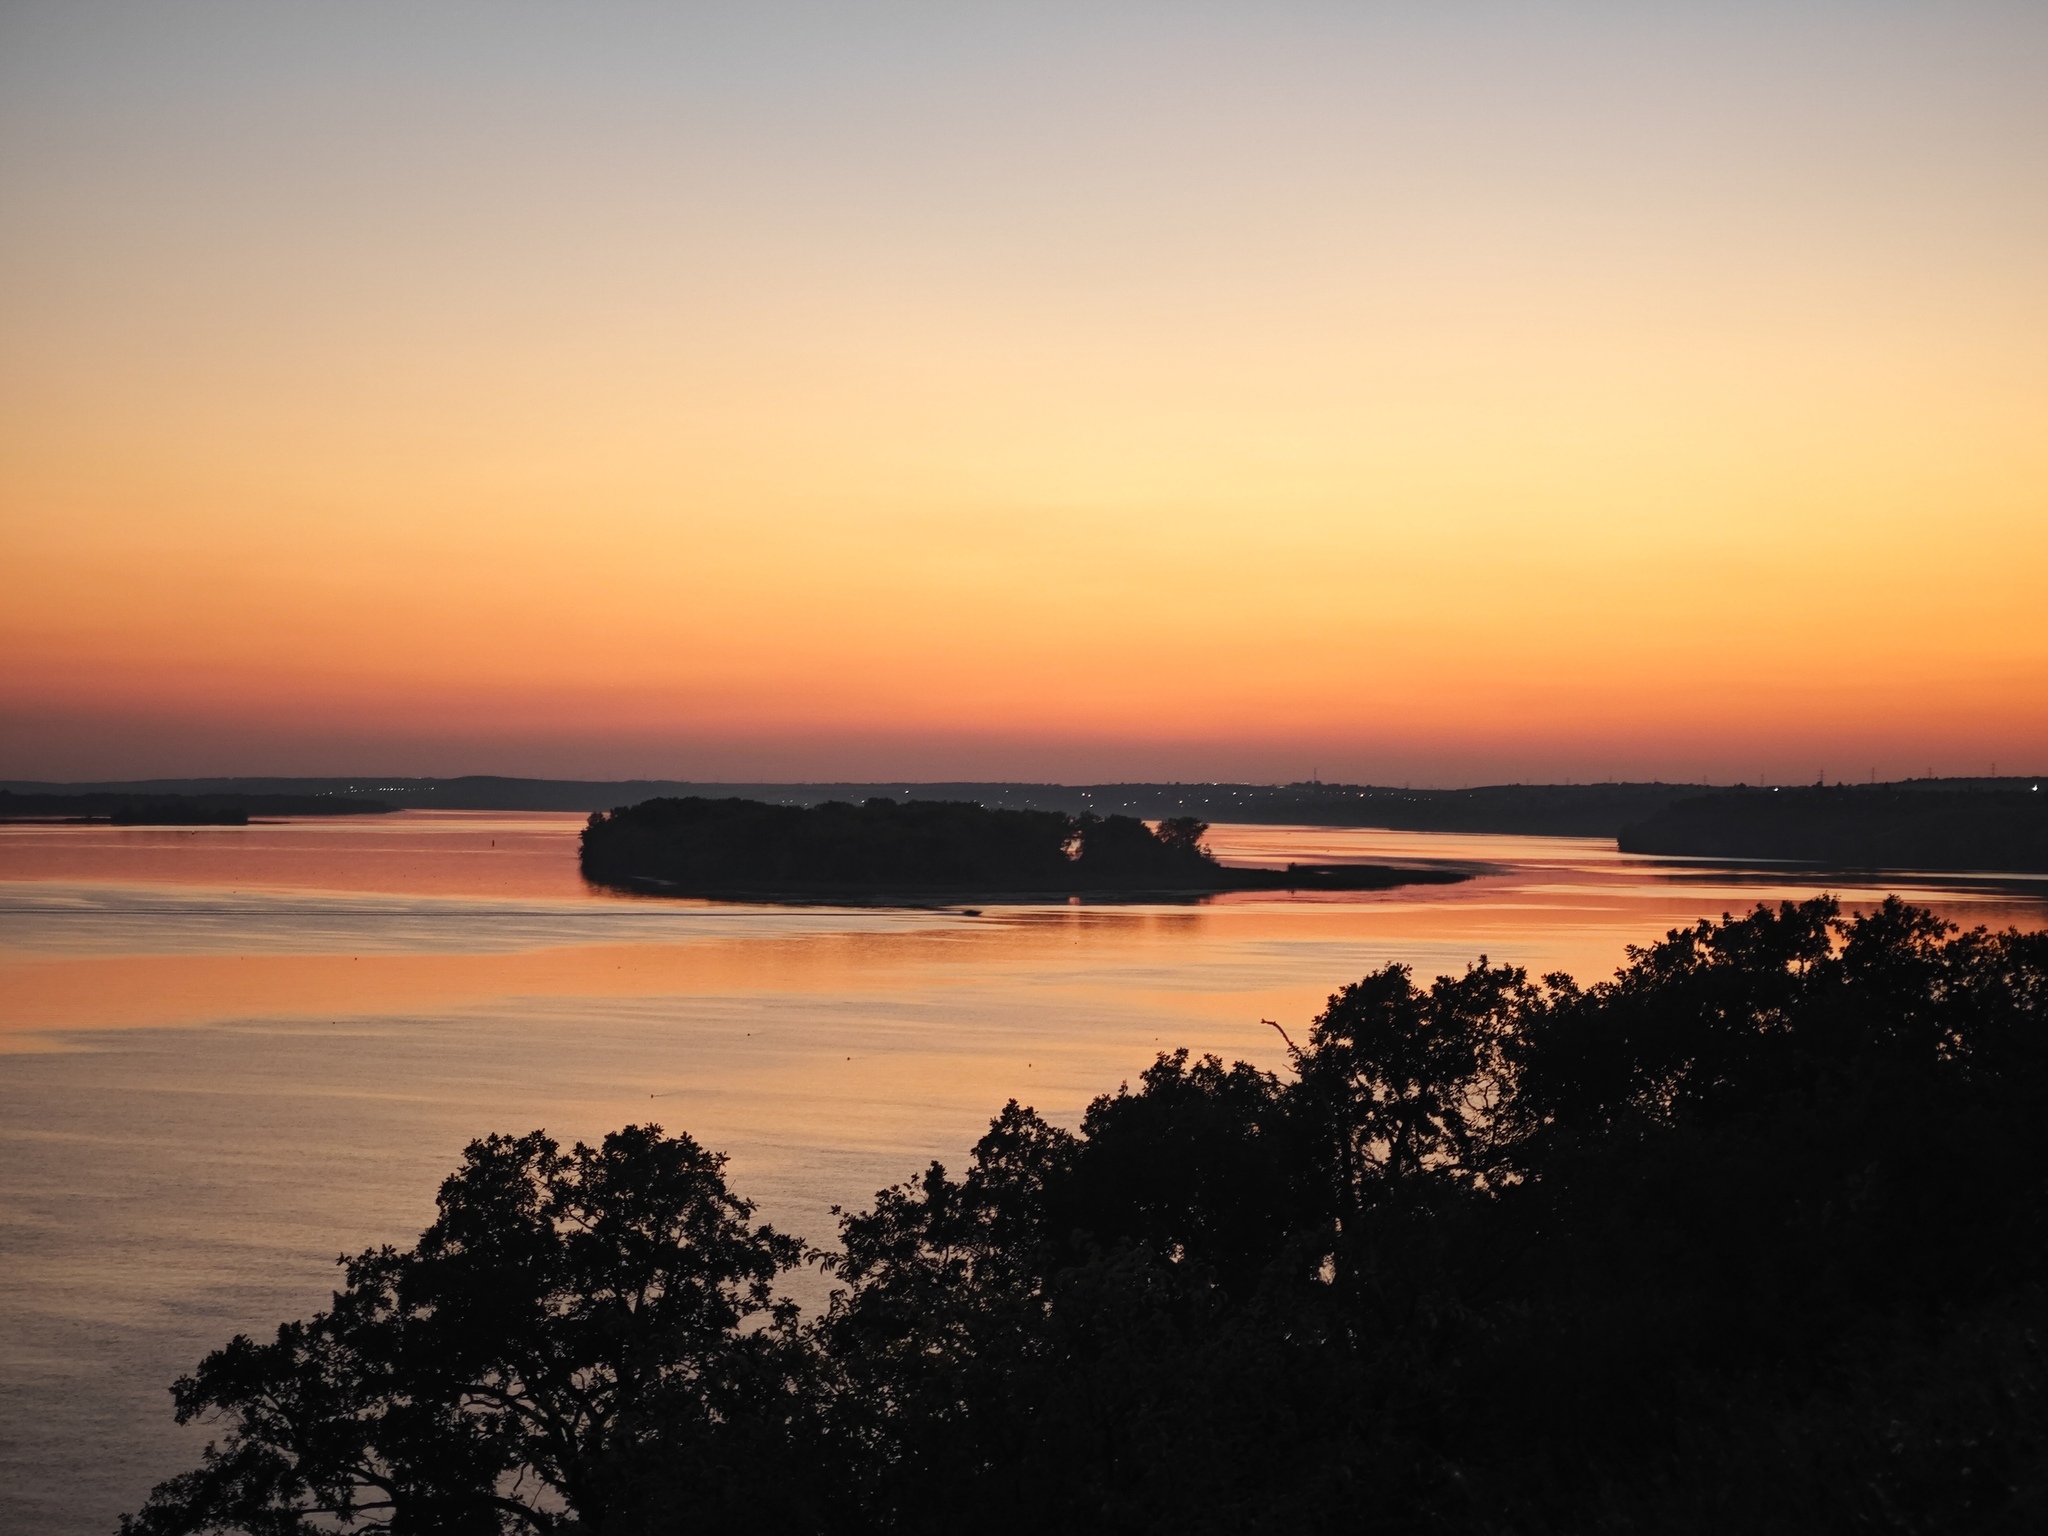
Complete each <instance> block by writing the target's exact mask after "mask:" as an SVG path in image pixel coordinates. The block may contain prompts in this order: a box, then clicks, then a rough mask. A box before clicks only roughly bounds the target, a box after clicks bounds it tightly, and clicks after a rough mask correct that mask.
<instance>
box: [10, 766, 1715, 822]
mask: <svg viewBox="0 0 2048 1536" xmlns="http://www.w3.org/2000/svg"><path fill="white" fill-rule="evenodd" d="M12 787H13V788H14V789H15V790H16V791H18V792H19V791H24V790H28V791H37V792H42V793H73V794H75V793H81V792H95V793H114V794H127V795H149V796H161V795H167V794H205V795H233V796H241V797H243V798H246V797H248V796H250V795H252V794H298V795H320V796H333V795H339V796H344V797H358V796H367V797H371V798H374V799H376V800H379V801H383V802H387V803H389V804H392V805H396V806H402V807H420V808H436V809H444V810H492V811H512V810H521V811H605V810H611V809H612V808H614V807H616V806H621V805H634V804H638V803H640V802H642V801H646V800H652V799H660V798H666V799H684V798H689V797H697V798H701V799H714V800H718V799H732V798H738V799H746V800H759V801H762V802H764V803H767V804H771V805H820V804H823V803H825V802H827V801H834V800H837V801H844V802H847V803H849V804H855V805H858V804H860V803H861V802H863V801H866V800H870V799H874V798H877V797H883V798H888V799H892V800H898V801H908V800H945V801H973V802H974V803H976V804H978V805H984V806H988V807H990V808H991V809H1003V810H1041V811H1060V812H1064V813H1065V814H1067V815H1070V816H1072V815H1080V814H1082V813H1083V812H1090V811H1092V812H1094V813H1095V814H1096V815H1100V816H1137V817H1142V818H1144V819H1145V820H1148V821H1157V820H1159V819H1161V818H1163V817H1172V816H1195V817H1199V818H1200V819H1202V820H1204V821H1211V822H1231V821H1235V822H1262V823H1269V824H1272V823H1297V824H1302V825H1308V826H1333V827H1390V828H1397V829H1401V830H1407V831H1445V832H1523V833H1538V834H1548V835H1555V836H1572V837H1612V836H1614V835H1615V834H1616V833H1617V832H1619V831H1620V830H1621V828H1622V827H1623V826H1624V825H1626V824H1628V823H1629V822H1632V821H1640V820H1642V819H1643V818H1644V817H1646V816H1649V815H1650V814H1652V813H1653V812H1655V811H1657V810H1659V809H1661V808H1662V807H1663V806H1665V805H1668V804H1670V803H1671V802H1673V801H1675V800H1681V799H1684V798H1686V797H1687V796H1690V795H1697V794H1699V793H1700V792H1701V791H1702V789H1703V788H1704V787H1705V786H1703V785H1698V784H1501V785H1490V786H1487V787H1483V788H1477V789H1400V788H1391V787H1387V786H1381V785H1371V784H1320V783H1299V784H1147V783H1128V784H1078V785H1072V784H1033V783H1025V782H1005V781H989V782H973V781H961V782H943V783H913V782H908V781H897V782H891V783H813V784H768V783H759V784H754V783H692V782H688V781H683V780H659V779H624V780H609V781H607V780H585V779H511V778H499V777H495V776H490V775H476V776H471V777H466V778H457V779H418V778H394V777H376V776H365V777H359V778H324V779H307V778H301V779H156V780H140V781H135V782H128V783H105V784H71V785H60V784H28V783H19V782H17V783H15V784H14V785H13V786H12Z"/></svg>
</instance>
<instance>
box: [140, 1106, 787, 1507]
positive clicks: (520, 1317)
mask: <svg viewBox="0 0 2048 1536" xmlns="http://www.w3.org/2000/svg"><path fill="white" fill-rule="evenodd" d="M723 1163H724V1158H723V1156H722V1155H720V1154H715V1153H710V1152H706V1151H705V1150H703V1149H702V1148H701V1147H699V1146H698V1145H697V1144H696V1143H695V1142H694V1141H692V1140H690V1138H688V1137H687V1136H679V1137H666V1136H664V1135H662V1133H661V1131H660V1129H659V1127H655V1126H644V1127H643V1126H629V1127H627V1128H626V1129H624V1130H622V1131H617V1132H614V1133H613V1134H611V1135H609V1136H607V1137H606V1138H605V1139H604V1142H603V1144H602V1145H601V1146H599V1147H595V1148H593V1147H588V1146H584V1145H582V1144H580V1143H579V1144H578V1145H577V1146H576V1147H574V1148H573V1149H572V1150H571V1151H569V1152H566V1153H565V1152H563V1151H562V1150H561V1148H560V1147H559V1146H558V1144H557V1143H556V1142H554V1141H553V1140H552V1139H551V1138H549V1137H547V1136H546V1135H544V1134H542V1133H540V1132H537V1131H536V1132H533V1133H531V1134H529V1135H526V1136H520V1137H507V1136H492V1137H489V1138H487V1139H485V1140H482V1141H478V1142H473V1143H471V1145H470V1147H469V1149H468V1151H467V1152H466V1154H465V1156H464V1160H463V1166H462V1168H461V1169H460V1170H459V1171H457V1172H456V1173H455V1174H454V1175H453V1176H451V1177H450V1178H449V1179H448V1180H447V1182H446V1183H444V1184H443V1185H442V1187H441V1193H440V1199H439V1206H440V1214H439V1216H438V1218H437V1219H436V1220H435V1222H434V1224H433V1225H432V1226H430V1227H429V1228H428V1229H427V1230H426V1231H425V1232H424V1233H423V1234H421V1237H420V1241H419V1243H418V1245H417V1246H416V1247H414V1248H412V1249H410V1250H407V1251H404V1252H399V1251H397V1250H394V1249H390V1248H385V1249H378V1250H373V1251H370V1252H366V1253H363V1254H361V1255H359V1256H357V1257H356V1258H354V1259H351V1260H348V1261H347V1262H346V1278H347V1283H346V1286H345V1287H344V1289H343V1290H342V1291H341V1292H339V1293H337V1295H336V1296H335V1298H334V1304H333V1306H332V1308H331V1309H330V1310H329V1311H327V1312H324V1313H322V1314H320V1315H319V1316H317V1317H315V1318H314V1319H313V1320H312V1321H311V1322H308V1323H303V1324H300V1323H294V1324H288V1325H286V1326H285V1327H284V1328H282V1329H280V1330H279V1333H278V1337H277V1340H276V1341H275V1342H274V1343H273V1344H270V1345H258V1344H255V1343H253V1342H251V1341H250V1340H248V1339H243V1338H238V1339H236V1340H234V1341H233V1342H232V1343H230V1344H229V1345H228V1346H227V1348H225V1349H223V1350H221V1351H219V1352H217V1353H215V1354H213V1355H211V1356H209V1357H208V1358H207V1359H206V1361H205V1362H204V1363H203V1364H202V1365H201V1366H200V1368H199V1370H198V1372H197V1373H196V1374H195V1375H193V1376H191V1377H187V1378H185V1379H184V1380H181V1381H180V1382H179V1383H178V1384H177V1386H176V1387H175V1388H174V1389H173V1390H174V1394H175V1396H176V1400H177V1407H178V1417H179V1419H180V1421H181V1422H184V1421H188V1420H191V1419H195V1418H201V1417H208V1418H218V1419H220V1420H222V1421H224V1422H225V1423H226V1425H227V1426H228V1437H227V1440H226V1443H225V1444H224V1445H219V1446H212V1447H209V1448H208V1451H207V1454H206V1460H205V1464H204V1465H203V1466H202V1467H201V1468H200V1469H199V1470H198V1471H197V1472H194V1473H191V1474H188V1475H187V1476H185V1477H183V1478H180V1479H176V1480H174V1481H173V1482H171V1483H167V1484H165V1485H164V1486H163V1487H161V1488H159V1489H158V1490H157V1492H156V1493H155V1494H154V1495H153V1496H152V1497H151V1499H150V1502H149V1504H148V1505H147V1506H146V1507H145V1508H144V1510H143V1511H142V1513H141V1514H140V1515H139V1516H137V1517H135V1518H134V1519H133V1520H132V1521H130V1522H127V1523H125V1525H124V1529H129V1530H133V1531H136V1532H150V1533H156V1532H173V1531H206V1530H249V1531H273V1530H275V1531H296V1530H301V1529H304V1530H313V1529H316V1528H317V1527H316V1525H315V1524H314V1523H312V1521H313V1520H314V1517H316V1516H329V1517H333V1518H336V1519H339V1520H341V1521H343V1522H366V1523H367V1528H368V1529H373V1530H389V1531H391V1532H393V1533H394V1536H396V1533H406V1532H414V1531H419V1532H425V1531H479V1532H481V1531H492V1532H496V1531H501V1530H504V1531H514V1530H528V1531H536V1532H552V1531H558V1530H572V1529H573V1530H578V1531H583V1532H600V1531H605V1530H608V1529H611V1528H612V1527H611V1525H610V1523H609V1520H608V1516H609V1514H610V1506H611V1504H612V1502H613V1496H614V1492H615V1489H616V1487H617V1485H618V1484H619V1482H620V1481H621V1479H620V1469H621V1468H622V1467H625V1466H630V1465H631V1464H632V1463H633V1462H634V1461H635V1460H636V1453H638V1452H639V1451H640V1450H641V1449H642V1448H643V1447H644V1445H645V1444H646V1443H647V1442H650V1441H652V1442H657V1443H660V1444H662V1445H664V1446H667V1447H669V1448H670V1449H671V1450H673V1449H676V1448H677V1442H678V1441H679V1440H684V1441H688V1440H700V1441H701V1440H716V1439H717V1438H718V1436H719V1435H720V1433H721V1432H722V1430H723V1428H724V1426H726V1425H728V1424H730V1423H733V1422H735V1421H736V1420H746V1419H748V1418H757V1417H760V1416H761V1415H763V1414H764V1413H765V1414H766V1415H768V1416H769V1417H771V1418H772V1417H774V1416H776V1415H777V1414H778V1413H781V1412H785V1411H790V1410H791V1409H793V1408H794V1406H795V1403H794V1399H793V1398H792V1397H791V1388H790V1384H789V1380H788V1375H789V1373H788V1370H787V1369H786V1368H784V1367H785V1366H786V1365H787V1364H788V1363H791V1362H792V1361H793V1359H794V1357H795V1355H796V1353H797V1350H798V1346H797V1344H796V1342H795V1340H794V1337H793V1327H794V1323H795V1313H794V1309H793V1306H792V1304H791V1303H789V1302H787V1301H785V1300H778V1299H777V1297H776V1295H775V1293H774V1289H773V1287H774V1283H775V1280H776V1278H777V1276H778V1275H780V1274H781V1273H782V1272H783V1271H785V1270H787V1269H789V1268H791V1267H792V1266H794V1265H795V1264H797V1263H798V1262H799V1261H800V1259H801V1257H802V1248H801V1245H800V1244H798V1243H797V1242H796V1241H795V1240H794V1239H792V1238H788V1237H785V1236H783V1235H781V1234H779V1233H776V1232H774V1231H773V1230H771V1229H770V1228H767V1227H753V1226H750V1225H749V1224H748V1218H749V1216H750V1215H751V1214H752V1207H751V1206H749V1205H748V1204H747V1202H745V1201H744V1200H741V1199H739V1198H738V1197H737V1196H735V1195H733V1194H732V1193H731V1192H730V1191H728V1190H727V1189H726V1187H725V1182H724V1179H723V1176H722V1174H721V1172H720V1170H721V1168H722V1166H723ZM749 1324H752V1325H755V1326H753V1327H751V1328H749V1327H748V1326H747V1325H749ZM763 1325H765V1326H763ZM685 1431H687V1433H685ZM753 1470H754V1468H752V1467H749V1469H748V1471H749V1472H750V1473H751V1472H752V1471H753Z"/></svg>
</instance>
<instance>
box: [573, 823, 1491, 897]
mask: <svg viewBox="0 0 2048 1536" xmlns="http://www.w3.org/2000/svg"><path fill="white" fill-rule="evenodd" d="M1208 830H1209V829H1208V826H1207V825H1206V824H1205V823H1203V822H1202V821H1200V820H1197V819H1196V818H1194V817H1179V818H1169V819H1167V820H1165V821H1162V822H1160V823H1159V825H1158V827H1157V829H1156V830H1155V829H1154V828H1151V827H1148V826H1147V825H1146V824H1145V823H1144V822H1142V821H1140V820H1138V819H1137V818H1136V817H1133V816H1096V815H1094V814H1092V813H1083V814H1081V815H1079V816H1069V815H1066V814H1065V813H1064V812H1060V811H1017V810H991V809H989V808H988V807H986V806H981V805H976V804H974V803H973V802H971V801H955V800H913V801H910V802H909V803H908V804H904V805H898V804H897V803H896V802H895V801H893V800H886V799H876V800H869V801H866V802H864V803H863V804H860V805H847V804H845V803H843V802H840V801H828V802H827V803H825V804H823V805H813V806H796V805H768V804H764V803H763V802H761V801H758V800H700V799H695V798H688V799H681V800H666V799H662V800H647V801H643V802H642V803H641V804H639V805H633V806H623V807H621V808H620V809H618V810H615V811H610V812H599V813H598V814H596V815H594V816H592V817H591V818H590V823H589V825H588V826H587V827H585V828H584V832H583V854H582V857H583V873H584V876H585V878H587V879H589V880H593V881H596V882H598V883H601V884H608V885H618V886H626V887H629V888H633V889H639V890H655V891H660V890H669V891H674V892H677V893H679V894H686V895H727V896H747V895H751V896H769V897H774V896H798V895H811V896H821V895H831V896H840V897H847V896H852V897H863V896H877V895H882V894H886V893H892V892H893V893H899V894H900V893H909V894H914V895H915V894H923V895H933V894H938V893H942V892H951V893H956V894H957V893H963V892H969V893H984V894H1001V893H1005V892H1017V893H1024V892H1059V893H1061V894H1067V893H1074V892H1088V891H1096V892H1103V891H1110V892H1126V893H1132V892H1142V893H1148V894H1199V893H1204V892H1212V891H1226V890H1281V889H1295V888H1304V889H1327V890H1369V889H1378V888H1381V887H1385V886H1391V885H1401V884H1408V883H1414V882H1418V881H1419V882H1442V881H1447V880H1459V879H1463V878H1465V876H1464V874H1463V873H1462V872H1459V871H1445V870H1441V869H1427V870H1397V869H1390V868H1388V867H1386V866H1382V865H1351V866H1340V865H1315V866H1300V865H1289V866H1288V867H1287V869H1285V870H1263V869H1226V868H1225V867H1224V866H1222V865H1220V864H1218V863H1217V862H1216V861H1215V860H1214V859H1213V858H1211V857H1210V856H1209V854H1208V853H1207V851H1206V850H1204V849H1203V847H1202V835H1203V834H1204V833H1205V832H1207V831H1208Z"/></svg>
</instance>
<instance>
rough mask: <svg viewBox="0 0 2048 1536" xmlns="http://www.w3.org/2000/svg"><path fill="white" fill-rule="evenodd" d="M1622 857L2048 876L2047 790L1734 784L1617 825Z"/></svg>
mask: <svg viewBox="0 0 2048 1536" xmlns="http://www.w3.org/2000/svg"><path fill="white" fill-rule="evenodd" d="M1619 842H1620V845H1621V849H1622V851H1623V852H1624V853H1659V854H1679V855H1684V856H1688V857H1692V858H1707V859H1788V860H1795V861H1799V862H1802V863H1811V864H1826V865H1832V866H1835V867H1837V868H1848V869H1941V870H1985V871H1996V872H2002V873H2048V794H2044V793H2042V792H2041V791H2040V790H2039V789H2038V788H2032V787H2028V788H2014V789H1997V790H1960V791H1953V790H1950V791H1944V790H1930V789H1904V788H1896V787H1893V786H1889V785H1879V786H1864V785H1835V786H1832V787H1830V786H1825V785H1812V786H1809V787H1805V788H1798V789H1793V788H1785V789H1736V790H1728V791H1724V792H1722V793H1720V794H1715V795H1701V796H1698V797H1696V798H1694V799H1689V800H1681V801H1678V802H1677V803H1675V804H1673V805H1669V806H1666V807H1664V808H1663V809H1662V810H1659V811H1658V812H1657V813H1656V814H1654V815H1652V816H1649V817H1646V818H1645V819H1643V820H1642V821H1640V822H1637V823H1635V824H1634V825H1632V826H1629V827H1627V828H1625V829H1624V830H1623V831H1622V834H1621V836H1620V838H1619Z"/></svg>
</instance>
